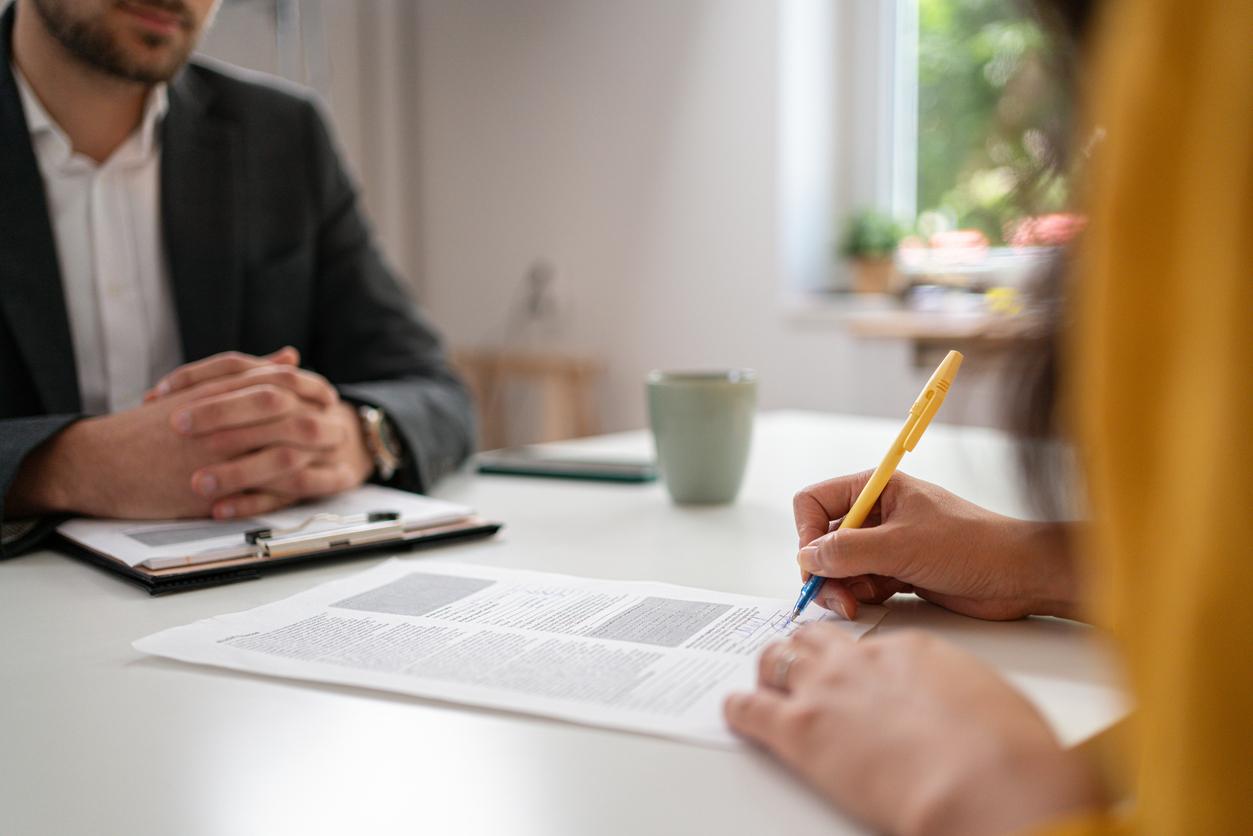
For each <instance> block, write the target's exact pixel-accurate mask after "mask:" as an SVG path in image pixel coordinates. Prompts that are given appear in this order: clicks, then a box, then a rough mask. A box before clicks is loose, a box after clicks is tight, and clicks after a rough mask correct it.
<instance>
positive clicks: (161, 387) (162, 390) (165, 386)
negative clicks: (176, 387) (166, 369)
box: [157, 380, 170, 395]
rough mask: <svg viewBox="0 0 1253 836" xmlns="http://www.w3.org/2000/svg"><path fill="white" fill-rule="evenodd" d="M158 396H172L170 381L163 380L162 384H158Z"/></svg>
mask: <svg viewBox="0 0 1253 836" xmlns="http://www.w3.org/2000/svg"><path fill="white" fill-rule="evenodd" d="M157 394H158V395H168V394H170V381H168V380H163V381H161V382H160V383H158V384H157Z"/></svg>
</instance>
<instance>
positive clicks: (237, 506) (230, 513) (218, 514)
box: [212, 491, 299, 520]
mask: <svg viewBox="0 0 1253 836" xmlns="http://www.w3.org/2000/svg"><path fill="white" fill-rule="evenodd" d="M298 501H299V497H295V496H285V495H283V494H277V493H269V492H268V491H259V492H256V493H239V494H235V495H234V496H228V497H226V498H225V499H220V500H218V501H217V502H215V503H213V512H212V513H213V517H214V519H218V520H229V519H232V518H235V517H254V516H256V515H257V514H264V513H267V512H269V511H277V510H278V509H279V508H286V507H287V506H288V505H293V504H295V503H296V502H298Z"/></svg>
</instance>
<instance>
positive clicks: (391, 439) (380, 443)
mask: <svg viewBox="0 0 1253 836" xmlns="http://www.w3.org/2000/svg"><path fill="white" fill-rule="evenodd" d="M357 415H358V416H359V417H360V418H361V437H362V438H364V439H365V446H366V449H367V450H369V451H370V457H371V458H373V459H374V474H375V475H376V476H378V478H379V480H380V481H383V482H390V481H391V478H392V477H393V476H395V475H396V471H397V469H399V468H400V463H401V460H402V459H403V458H404V448H403V447H402V446H401V444H400V437H399V436H397V435H396V428H395V427H393V426H392V422H391V421H390V420H388V418H387V416H386V415H385V414H384V413H383V410H381V409H379V408H378V407H377V406H369V405H367V404H362V405H361V406H358V407H357Z"/></svg>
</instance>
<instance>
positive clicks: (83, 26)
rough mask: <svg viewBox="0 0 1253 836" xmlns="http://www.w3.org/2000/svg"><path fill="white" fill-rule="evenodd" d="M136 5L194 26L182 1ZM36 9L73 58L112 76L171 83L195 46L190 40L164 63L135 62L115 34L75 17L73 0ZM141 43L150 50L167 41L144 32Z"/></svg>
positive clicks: (49, 1)
mask: <svg viewBox="0 0 1253 836" xmlns="http://www.w3.org/2000/svg"><path fill="white" fill-rule="evenodd" d="M132 2H134V3H135V5H140V4H141V3H142V5H145V6H149V7H151V8H154V9H160V10H161V11H165V12H170V13H172V14H176V15H178V16H180V17H181V18H182V20H183V25H184V28H185V29H187V30H191V29H192V28H193V25H194V20H195V19H194V17H193V16H192V12H191V11H190V10H189V9H188V8H187V6H186V5H184V4H183V2H182V0H132ZM34 5H35V9H36V10H37V11H38V12H39V16H40V17H41V18H42V19H43V23H44V26H45V27H46V28H47V30H48V31H49V32H50V33H51V34H52V36H53V37H54V38H56V39H57V41H58V42H59V43H60V44H61V46H63V47H64V48H65V49H66V50H67V51H68V52H69V53H70V54H71V55H73V56H74V57H75V58H77V59H78V60H79V61H82V62H83V63H84V64H86V65H87V66H89V67H92V68H94V69H96V70H99V71H100V72H103V73H107V74H108V75H111V76H116V77H118V78H123V79H126V80H127V81H138V82H142V83H144V84H156V83H157V82H161V81H169V80H170V79H171V78H173V77H174V74H175V73H177V72H178V71H179V69H180V68H181V67H182V66H183V64H184V63H186V61H187V56H188V54H189V53H190V52H191V49H192V47H193V46H194V45H195V39H194V38H190V37H189V38H187V40H186V42H185V43H184V44H183V46H181V47H178V48H175V49H173V50H172V51H171V52H170V53H169V54H168V55H167V56H166V57H165V58H164V59H163V60H160V61H142V60H136V59H135V58H133V57H132V56H130V55H129V54H127V51H126V49H125V48H124V47H123V46H122V45H121V44H119V43H118V41H117V38H116V37H115V36H114V34H113V33H112V32H110V31H108V29H107V28H106V27H105V26H104V25H103V24H100V23H98V22H96V21H93V20H81V19H78V18H75V17H74V15H73V13H72V12H71V11H70V9H71V8H72V7H73V6H74V5H75V3H74V0H34ZM142 40H143V42H144V43H145V44H147V45H148V46H150V47H157V46H160V45H162V44H163V43H165V41H166V39H165V38H163V37H161V36H160V35H157V34H155V33H145V34H144V35H142Z"/></svg>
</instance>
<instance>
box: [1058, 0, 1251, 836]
mask: <svg viewBox="0 0 1253 836" xmlns="http://www.w3.org/2000/svg"><path fill="white" fill-rule="evenodd" d="M1106 12H1107V13H1106V16H1105V18H1104V19H1103V22H1102V27H1101V30H1100V31H1099V33H1098V41H1097V51H1096V53H1095V61H1096V64H1095V66H1094V67H1093V68H1092V73H1091V75H1090V78H1092V79H1093V83H1094V85H1095V86H1094V88H1093V89H1092V90H1091V91H1090V92H1091V94H1092V96H1091V99H1090V116H1089V123H1090V124H1092V125H1094V126H1097V127H1099V128H1102V129H1103V130H1104V133H1105V138H1104V140H1103V142H1101V143H1100V145H1099V146H1098V148H1097V150H1096V151H1095V152H1094V158H1093V160H1092V161H1091V163H1090V164H1089V165H1087V166H1086V168H1087V171H1088V181H1087V182H1088V189H1089V200H1088V209H1089V215H1090V219H1091V224H1090V227H1089V230H1088V233H1087V235H1086V241H1085V243H1084V251H1083V253H1082V256H1081V258H1082V260H1081V269H1080V270H1079V271H1078V274H1077V278H1076V284H1075V286H1074V287H1073V288H1072V291H1073V296H1072V298H1073V299H1075V300H1076V301H1077V308H1076V316H1077V319H1076V322H1075V323H1074V328H1073V331H1072V334H1071V336H1072V339H1071V341H1070V343H1069V344H1068V348H1069V351H1068V356H1067V357H1066V369H1067V372H1066V379H1067V380H1068V381H1069V382H1070V383H1071V386H1070V388H1069V390H1068V392H1067V406H1068V409H1069V414H1070V415H1071V416H1072V418H1073V420H1074V421H1075V422H1076V428H1077V430H1078V432H1079V437H1080V442H1081V447H1082V449H1083V451H1084V457H1085V466H1086V468H1087V477H1088V483H1089V490H1090V496H1091V500H1092V506H1093V516H1094V520H1095V523H1096V524H1095V525H1094V526H1093V532H1092V538H1091V541H1090V542H1089V543H1087V544H1086V546H1087V553H1088V554H1089V555H1090V557H1091V560H1090V561H1089V564H1090V568H1091V573H1090V575H1091V577H1090V580H1091V583H1092V586H1091V588H1092V589H1093V591H1094V595H1093V598H1092V600H1091V608H1092V611H1093V613H1094V614H1095V620H1096V621H1098V622H1099V623H1101V624H1103V625H1104V626H1105V627H1107V628H1108V629H1109V630H1110V631H1111V632H1112V633H1113V635H1114V637H1115V639H1116V641H1117V643H1118V646H1119V648H1120V649H1121V651H1122V656H1123V659H1124V662H1125V664H1126V667H1127V674H1128V677H1129V684H1130V687H1131V689H1132V692H1133V698H1134V701H1135V703H1136V708H1135V709H1134V714H1133V716H1132V717H1131V718H1130V720H1129V721H1128V723H1127V724H1126V726H1125V727H1124V728H1123V729H1121V730H1120V733H1119V734H1118V735H1117V738H1116V740H1114V741H1113V742H1114V743H1116V744H1118V745H1115V746H1113V747H1110V748H1113V749H1115V750H1116V751H1117V753H1118V757H1117V760H1116V762H1115V763H1113V764H1109V765H1108V766H1111V767H1112V770H1113V772H1114V773H1115V774H1117V775H1118V776H1119V777H1120V778H1121V779H1122V780H1123V781H1125V783H1126V784H1127V786H1128V787H1129V788H1130V791H1131V794H1132V798H1133V801H1132V803H1131V805H1129V810H1128V811H1123V812H1121V813H1120V814H1116V813H1110V814H1107V815H1106V816H1105V817H1103V818H1099V819H1098V818H1088V819H1085V820H1075V821H1071V822H1068V823H1066V824H1059V825H1058V827H1057V828H1055V830H1056V831H1057V832H1073V833H1087V832H1092V833H1098V832H1121V831H1128V832H1135V833H1162V834H1210V833H1223V834H1226V833H1230V834H1253V602H1250V601H1248V600H1246V596H1249V595H1251V594H1253V441H1251V437H1253V2H1251V0H1186V1H1185V0H1123V1H1122V2H1114V3H1113V4H1112V5H1111V6H1110V7H1109V8H1107V10H1106Z"/></svg>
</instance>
